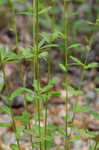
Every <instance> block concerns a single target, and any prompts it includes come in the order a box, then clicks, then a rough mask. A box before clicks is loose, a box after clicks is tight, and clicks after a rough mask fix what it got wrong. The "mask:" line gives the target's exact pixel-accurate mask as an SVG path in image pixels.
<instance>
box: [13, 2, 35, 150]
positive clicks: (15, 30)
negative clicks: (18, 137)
mask: <svg viewBox="0 0 99 150" xmlns="http://www.w3.org/2000/svg"><path fill="white" fill-rule="evenodd" d="M11 10H12V14H13V19H14V32H15V37H16V47H17V48H18V33H17V27H16V16H15V9H14V3H13V2H12V3H11ZM17 50H18V54H19V53H20V51H19V48H18V49H17ZM19 68H20V74H21V80H22V86H23V88H25V81H24V75H23V71H22V70H23V69H22V64H21V63H19ZM24 104H25V109H26V112H28V103H27V101H26V99H25V95H24ZM28 128H29V129H30V130H31V125H30V120H29V123H28ZM30 141H31V145H32V149H33V141H32V135H31V136H30Z"/></svg>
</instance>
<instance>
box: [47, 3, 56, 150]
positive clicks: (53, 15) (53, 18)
mask: <svg viewBox="0 0 99 150" xmlns="http://www.w3.org/2000/svg"><path fill="white" fill-rule="evenodd" d="M55 7H56V0H54V1H53V8H52V9H53V13H52V21H51V24H52V26H51V37H50V44H51V43H52V35H53V33H54V30H55ZM51 53H52V49H51V47H50V48H49V57H48V82H49V80H50V76H51V64H52V54H51ZM47 109H48V101H46V103H45V137H46V135H47ZM44 148H45V150H47V142H46V139H45V142H44Z"/></svg>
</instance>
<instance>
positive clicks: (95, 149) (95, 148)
mask: <svg viewBox="0 0 99 150" xmlns="http://www.w3.org/2000/svg"><path fill="white" fill-rule="evenodd" d="M97 145H98V142H96V143H95V147H94V150H97Z"/></svg>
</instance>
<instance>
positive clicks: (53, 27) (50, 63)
mask: <svg viewBox="0 0 99 150" xmlns="http://www.w3.org/2000/svg"><path fill="white" fill-rule="evenodd" d="M55 7H56V0H54V2H53V8H52V9H53V14H52V21H51V25H52V26H51V37H50V44H52V35H53V33H54V31H55ZM51 65H52V48H51V47H50V48H49V57H48V81H49V79H50V75H51Z"/></svg>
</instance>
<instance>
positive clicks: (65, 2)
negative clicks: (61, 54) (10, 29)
mask: <svg viewBox="0 0 99 150" xmlns="http://www.w3.org/2000/svg"><path fill="white" fill-rule="evenodd" d="M66 5H67V1H66V0H64V39H65V68H66V74H65V83H66V89H65V90H66V99H65V106H66V116H65V120H66V124H65V128H66V133H65V150H68V147H69V143H68V113H69V110H68V101H69V99H68V84H69V83H68V49H67V48H68V41H67V36H68V31H67V30H68V26H67V16H66Z"/></svg>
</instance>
